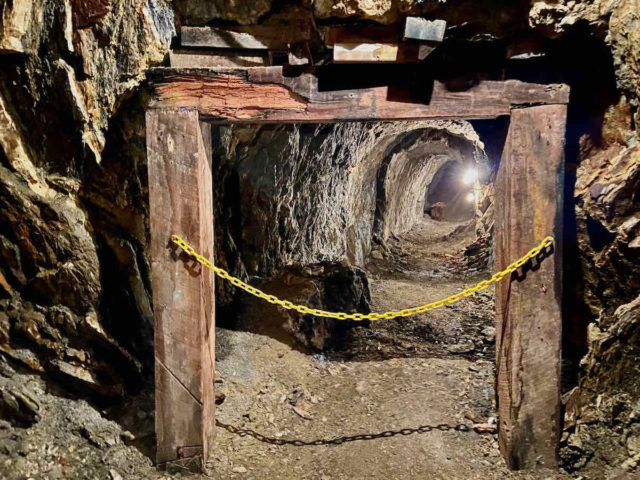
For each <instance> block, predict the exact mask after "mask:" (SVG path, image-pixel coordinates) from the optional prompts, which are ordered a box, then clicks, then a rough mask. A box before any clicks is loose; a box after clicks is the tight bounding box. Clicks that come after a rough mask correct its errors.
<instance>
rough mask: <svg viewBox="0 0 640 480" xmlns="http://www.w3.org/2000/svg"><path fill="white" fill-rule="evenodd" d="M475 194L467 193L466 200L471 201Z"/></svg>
mask: <svg viewBox="0 0 640 480" xmlns="http://www.w3.org/2000/svg"><path fill="white" fill-rule="evenodd" d="M475 199H476V196H475V195H474V194H473V193H467V202H473V201H474V200H475Z"/></svg>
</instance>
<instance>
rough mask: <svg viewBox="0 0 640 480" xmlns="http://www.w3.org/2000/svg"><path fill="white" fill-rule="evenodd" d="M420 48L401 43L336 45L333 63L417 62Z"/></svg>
mask: <svg viewBox="0 0 640 480" xmlns="http://www.w3.org/2000/svg"><path fill="white" fill-rule="evenodd" d="M419 51H420V48H419V46H418V45H416V44H401V43H336V44H335V45H334V47H333V62H334V63H405V62H417V61H418V54H419Z"/></svg>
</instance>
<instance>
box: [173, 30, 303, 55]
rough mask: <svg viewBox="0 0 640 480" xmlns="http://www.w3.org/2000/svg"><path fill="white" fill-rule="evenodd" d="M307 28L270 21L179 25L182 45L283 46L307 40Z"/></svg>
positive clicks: (267, 48)
mask: <svg viewBox="0 0 640 480" xmlns="http://www.w3.org/2000/svg"><path fill="white" fill-rule="evenodd" d="M310 38H311V33H310V31H309V29H308V28H303V27H285V26H271V25H250V26H242V27H227V28H218V27H186V26H185V27H182V30H181V32H180V44H181V45H182V46H185V47H209V48H233V49H252V50H286V49H287V48H288V46H289V45H290V44H293V43H300V42H308V41H309V39H310Z"/></svg>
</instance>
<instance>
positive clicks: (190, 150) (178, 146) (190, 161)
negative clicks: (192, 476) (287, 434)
mask: <svg viewBox="0 0 640 480" xmlns="http://www.w3.org/2000/svg"><path fill="white" fill-rule="evenodd" d="M146 128H147V159H148V171H149V205H150V226H151V249H150V258H151V277H152V287H153V305H154V318H155V374H156V390H155V398H156V436H157V455H156V458H157V462H158V463H159V464H164V463H167V462H176V461H178V462H187V463H188V462H190V463H193V457H196V458H197V459H198V460H199V459H202V461H203V462H204V467H205V471H206V470H207V468H206V467H207V462H208V460H209V458H210V456H211V449H212V442H213V439H214V435H215V418H214V415H215V411H214V409H215V396H214V392H213V388H214V378H213V376H214V371H215V370H214V368H215V365H214V359H215V356H214V340H215V338H214V328H213V327H214V318H213V313H214V310H213V301H214V290H213V272H212V271H211V270H208V269H202V268H199V266H197V265H196V264H195V263H194V262H193V261H192V260H190V259H188V258H184V257H183V256H180V255H178V251H177V250H176V248H175V246H174V245H172V244H171V242H170V236H171V235H172V234H173V233H178V234H180V235H181V236H183V237H184V238H185V239H187V240H188V241H189V242H190V243H191V244H192V245H194V247H195V248H196V249H198V251H201V252H202V253H203V255H206V256H207V257H209V258H211V257H212V255H213V221H212V219H213V206H212V185H211V168H210V155H209V154H208V151H209V150H208V149H209V148H210V147H208V146H207V145H206V144H205V141H209V142H210V133H209V131H208V130H210V127H209V126H208V125H206V126H204V130H202V128H203V125H201V124H200V122H199V115H198V112H197V111H196V110H194V109H191V110H184V109H183V110H159V109H153V110H148V111H147V113H146ZM203 132H204V135H203ZM198 463H200V462H199V461H198Z"/></svg>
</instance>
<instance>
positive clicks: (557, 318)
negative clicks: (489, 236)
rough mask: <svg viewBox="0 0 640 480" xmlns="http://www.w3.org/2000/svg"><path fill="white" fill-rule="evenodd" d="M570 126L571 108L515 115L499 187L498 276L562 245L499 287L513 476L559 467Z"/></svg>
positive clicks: (504, 431)
mask: <svg viewBox="0 0 640 480" xmlns="http://www.w3.org/2000/svg"><path fill="white" fill-rule="evenodd" d="M565 118H566V106H565V105H544V106H536V107H529V108H524V109H516V110H513V112H512V115H511V124H510V127H509V132H508V135H507V139H506V143H505V147H504V152H503V157H502V161H501V164H500V167H499V169H498V174H497V178H496V183H495V218H496V222H495V227H494V239H495V241H494V248H495V268H496V270H502V269H503V268H504V267H505V266H506V265H508V264H509V263H511V262H512V261H513V260H515V259H517V258H519V257H520V256H522V255H524V254H525V253H526V252H527V251H529V250H530V249H531V248H532V247H534V246H535V245H537V244H538V243H539V242H540V241H541V240H542V239H543V238H544V237H546V236H548V235H553V236H554V237H555V239H556V243H555V246H554V250H553V253H551V254H550V256H548V257H547V258H545V259H544V260H543V261H541V262H534V264H533V265H535V267H536V268H535V269H533V270H532V269H530V268H528V267H527V266H525V267H523V268H524V270H523V271H522V272H520V275H519V276H518V275H514V276H513V277H512V278H511V280H510V281H503V282H501V283H500V284H498V286H497V287H496V323H497V336H496V364H497V370H498V373H497V382H498V388H497V393H498V413H499V424H498V425H499V443H500V449H501V451H502V454H503V456H504V458H505V460H506V462H507V465H508V466H509V467H510V468H513V469H528V468H556V467H557V450H558V443H559V439H560V345H561V335H562V319H561V286H562V275H561V274H562V260H561V258H562V257H561V246H562V189H563V176H564V171H563V164H564V162H563V150H564V132H565Z"/></svg>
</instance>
